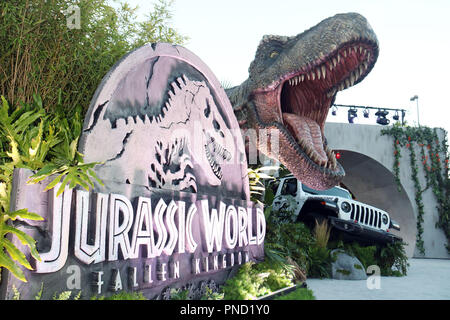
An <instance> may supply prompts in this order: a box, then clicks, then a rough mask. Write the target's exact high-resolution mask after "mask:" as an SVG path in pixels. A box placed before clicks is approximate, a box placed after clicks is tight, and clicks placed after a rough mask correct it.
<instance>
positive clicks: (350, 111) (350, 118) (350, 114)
mask: <svg viewBox="0 0 450 320" xmlns="http://www.w3.org/2000/svg"><path fill="white" fill-rule="evenodd" d="M357 116H358V113H357V110H356V109H354V108H350V109H348V123H353V119H355V118H356V117H357Z"/></svg>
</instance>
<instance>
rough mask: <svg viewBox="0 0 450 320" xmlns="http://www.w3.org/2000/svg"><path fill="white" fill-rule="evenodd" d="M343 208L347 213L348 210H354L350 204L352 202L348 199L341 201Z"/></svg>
mask: <svg viewBox="0 0 450 320" xmlns="http://www.w3.org/2000/svg"><path fill="white" fill-rule="evenodd" d="M341 209H342V211H344V212H345V213H348V212H350V210H352V207H351V206H350V203H348V202H347V201H344V202H342V203H341Z"/></svg>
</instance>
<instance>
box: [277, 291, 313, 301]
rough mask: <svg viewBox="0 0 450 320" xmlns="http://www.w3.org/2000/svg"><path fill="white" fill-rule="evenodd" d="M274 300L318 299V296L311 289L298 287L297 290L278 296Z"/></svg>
mask: <svg viewBox="0 0 450 320" xmlns="http://www.w3.org/2000/svg"><path fill="white" fill-rule="evenodd" d="M274 300H316V297H315V296H314V294H313V292H312V291H311V290H310V289H307V288H297V289H296V290H295V291H292V292H289V293H288V294H285V295H282V296H279V297H276V298H275V299H274Z"/></svg>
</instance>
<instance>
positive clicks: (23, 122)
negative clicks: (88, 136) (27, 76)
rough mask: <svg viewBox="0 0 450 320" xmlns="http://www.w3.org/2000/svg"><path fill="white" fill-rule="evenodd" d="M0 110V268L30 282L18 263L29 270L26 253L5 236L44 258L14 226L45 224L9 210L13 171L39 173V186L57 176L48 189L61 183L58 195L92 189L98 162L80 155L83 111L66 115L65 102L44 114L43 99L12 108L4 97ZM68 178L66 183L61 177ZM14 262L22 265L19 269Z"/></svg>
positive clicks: (24, 211) (32, 180) (33, 179)
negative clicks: (67, 190)
mask: <svg viewBox="0 0 450 320" xmlns="http://www.w3.org/2000/svg"><path fill="white" fill-rule="evenodd" d="M1 98H2V105H1V106H0V133H1V136H0V147H1V148H0V268H1V267H5V268H7V269H8V270H9V271H11V272H12V274H13V275H14V276H15V277H17V278H18V279H20V280H22V281H26V279H25V276H24V274H23V271H22V270H21V269H20V267H19V265H21V266H23V267H25V268H27V269H31V265H30V264H29V262H28V261H27V260H26V257H25V254H24V253H23V252H21V251H20V250H19V249H18V248H17V247H16V246H15V245H14V244H13V242H12V241H11V239H8V237H7V236H13V235H14V236H15V237H16V238H17V239H18V240H19V241H20V242H21V243H22V244H24V245H26V246H28V247H29V249H30V253H31V256H32V257H33V258H35V259H37V260H40V258H39V254H38V252H37V250H36V245H35V240H34V239H33V238H32V237H30V236H29V235H27V234H26V233H25V232H23V231H21V230H19V229H18V228H16V227H15V226H14V223H13V222H14V221H15V220H16V219H24V220H42V217H40V216H39V215H37V214H35V213H32V212H29V211H28V210H27V209H21V210H17V211H15V212H10V203H9V202H10V193H11V186H12V175H13V171H14V169H15V168H27V169H30V170H33V171H34V172H35V174H34V175H32V176H31V178H30V181H29V183H37V182H39V181H42V180H44V179H46V178H47V177H49V176H50V175H53V174H58V175H57V176H56V178H54V180H53V181H51V182H50V183H49V184H48V185H47V187H46V189H51V188H53V187H55V186H56V185H57V183H58V182H60V181H61V180H62V183H61V187H60V188H59V189H58V194H60V193H61V192H62V191H63V190H64V187H65V186H66V185H69V188H73V187H75V186H77V185H80V186H82V187H83V188H85V189H87V190H89V188H90V187H92V186H94V182H93V180H96V181H97V182H98V183H99V184H102V182H101V181H100V180H99V179H98V177H97V176H96V174H95V172H94V171H93V170H92V169H93V167H94V166H95V165H96V164H97V163H87V164H85V163H83V160H82V155H81V154H80V153H79V152H78V151H77V145H78V139H79V136H80V134H81V115H80V114H81V108H75V109H72V110H71V111H69V112H66V113H65V114H64V111H63V108H62V105H61V101H60V100H59V101H58V105H57V106H56V107H55V111H54V112H53V113H48V112H47V111H45V109H44V107H43V105H42V100H41V99H40V97H39V96H37V95H34V97H33V99H34V100H33V103H32V104H22V105H20V106H17V107H15V108H10V106H9V104H8V102H7V101H6V99H5V98H4V97H3V96H2V97H1ZM63 176H64V179H62V177H63ZM16 262H17V263H18V264H19V265H17V264H16Z"/></svg>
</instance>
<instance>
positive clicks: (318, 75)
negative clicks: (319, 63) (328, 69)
mask: <svg viewBox="0 0 450 320" xmlns="http://www.w3.org/2000/svg"><path fill="white" fill-rule="evenodd" d="M316 72H317V79H319V80H320V76H321V72H320V69H319V68H317V69H316Z"/></svg>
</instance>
